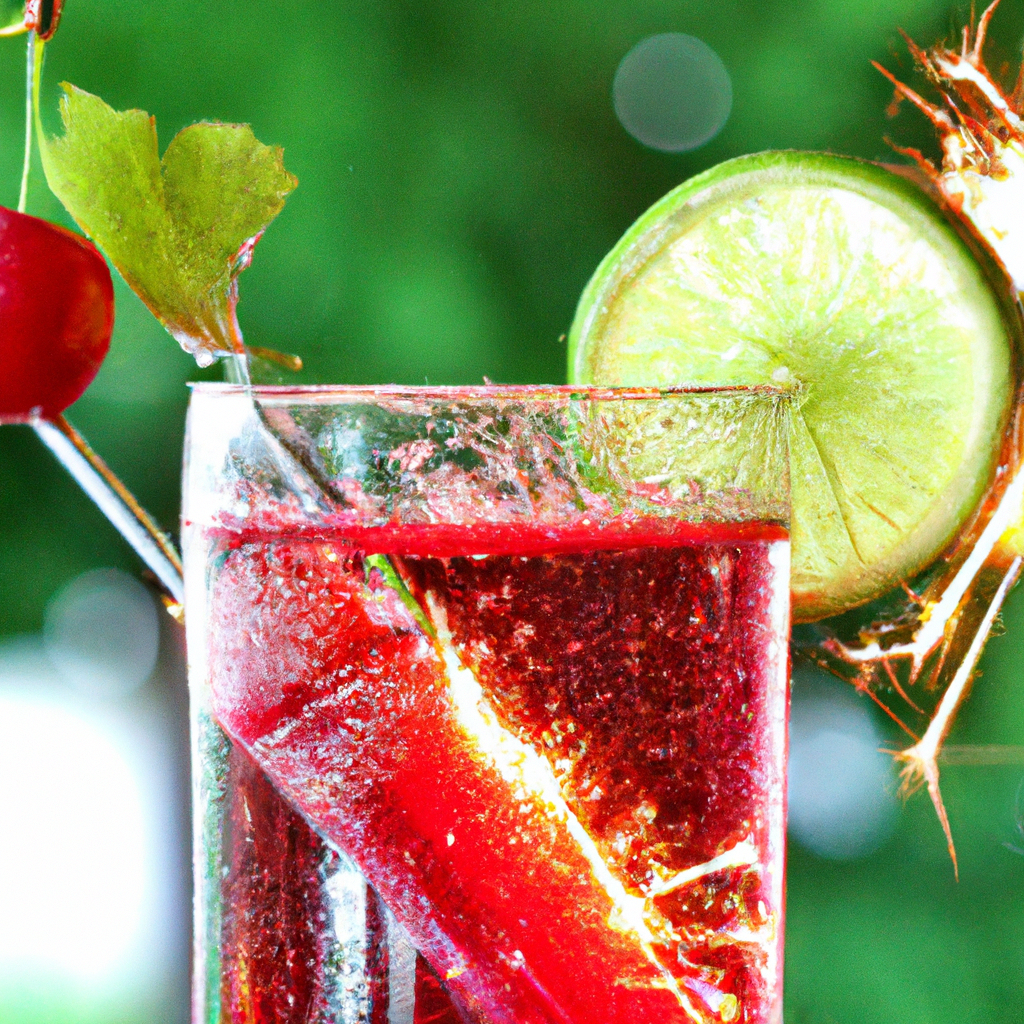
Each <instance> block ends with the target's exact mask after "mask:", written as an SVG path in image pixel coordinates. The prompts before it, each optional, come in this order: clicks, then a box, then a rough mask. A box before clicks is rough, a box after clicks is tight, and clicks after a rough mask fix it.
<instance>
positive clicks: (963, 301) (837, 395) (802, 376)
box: [569, 152, 1016, 621]
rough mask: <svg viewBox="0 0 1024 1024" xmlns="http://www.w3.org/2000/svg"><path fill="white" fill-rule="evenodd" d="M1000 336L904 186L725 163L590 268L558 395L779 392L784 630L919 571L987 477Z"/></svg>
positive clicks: (795, 166)
mask: <svg viewBox="0 0 1024 1024" xmlns="http://www.w3.org/2000/svg"><path fill="white" fill-rule="evenodd" d="M1015 324H1016V321H1015V320H1014V318H1013V315H1012V313H1011V312H1010V311H1009V307H1008V306H1007V305H1006V304H1005V303H1004V301H1003V300H1002V299H1001V297H1000V294H999V293H998V291H997V290H996V289H995V288H994V287H993V285H992V284H991V283H990V282H989V279H988V278H987V277H986V273H985V271H984V270H983V269H982V267H981V266H980V264H979V263H978V261H977V260H976V259H975V258H974V256H972V254H971V251H970V250H969V249H968V247H967V246H966V245H965V244H964V242H963V241H962V240H961V239H960V237H959V236H958V235H957V233H956V231H955V230H954V229H953V228H952V227H951V226H950V224H949V223H947V221H946V220H945V218H944V217H943V215H942V214H941V212H940V211H939V210H938V208H937V207H936V206H935V204H934V203H933V202H932V201H931V200H930V199H929V198H928V197H927V196H925V195H924V194H923V193H922V192H921V191H920V190H918V189H917V188H916V187H915V186H914V185H913V184H912V183H910V182H908V181H906V180H904V179H903V178H901V177H899V176H897V175H895V174H893V173H891V172H889V171H887V170H885V169H884V168H881V167H878V166H875V165H873V164H868V163H863V162H861V161H858V160H853V159H848V158H844V157H836V156H828V155H823V154H810V153H790V152H787V153H763V154H759V155H756V156H749V157H741V158H739V159H737V160H732V161H729V162H728V163H724V164H721V165H720V166H718V167H715V168H713V169H712V170H710V171H708V172H706V173H705V174H702V175H700V176H698V177H696V178H694V179H692V180H691V181H689V182H686V183H685V184H683V185H682V186H680V187H679V188H677V189H676V190H675V191H673V192H670V193H669V194H668V195H667V196H666V197H665V198H664V199H662V200H661V201H660V202H658V203H656V204H655V205H654V206H653V207H652V208H651V209H650V210H649V211H648V212H647V213H646V214H644V215H643V216H642V217H641V218H640V219H639V220H638V221H637V222H636V224H634V225H633V227H632V228H630V230H629V231H628V232H627V233H626V235H625V236H624V237H623V239H622V240H621V241H620V242H619V244H618V245H617V246H616V247H615V248H614V249H613V250H612V252H611V253H610V254H609V255H608V256H607V257H606V258H605V260H604V261H603V262H602V263H601V265H600V267H599V268H598V270H597V272H596V274H595V275H594V277H593V279H592V280H591V281H590V284H589V285H588V286H587V288H586V290H585V291H584V293H583V296H582V298H581V300H580V304H579V308H578V310H577V314H576V320H575V322H574V324H573V327H572V332H571V334H570V336H569V377H570V380H571V381H572V382H574V383H600V384H622V385H667V384H713V385H730V384H763V383H768V382H774V383H776V384H787V383H788V384H791V385H792V386H793V387H794V389H795V390H796V392H797V400H796V401H795V403H794V406H795V412H794V415H793V417H792V426H791V432H790V460H791V463H790V464H791V470H792V493H793V524H792V538H793V577H792V588H793V602H794V614H795V616H796V617H797V618H798V619H800V620H804V621H807V620H811V619H816V618H821V617H823V616H826V615H831V614H834V613H836V612H839V611H843V610H845V609H847V608H851V607H853V606H855V605H857V604H860V603H863V602H865V601H868V600H871V599H872V598H874V597H876V596H878V595H879V594H881V593H883V592H884V591H885V590H888V589H889V588H890V587H892V586H893V585H894V584H896V583H897V582H898V581H900V580H905V579H908V578H909V577H911V576H913V575H914V574H915V573H916V572H918V571H920V570H921V569H922V568H924V567H925V566H926V565H927V564H928V563H929V562H931V561H932V560H933V559H934V558H935V557H936V556H937V555H938V554H939V552H941V551H942V549H943V548H944V547H945V546H946V545H947V544H948V543H949V542H950V541H951V540H952V539H953V537H954V536H955V535H956V533H957V531H958V529H959V528H960V527H961V526H962V524H963V523H964V521H965V520H966V519H967V518H968V517H969V516H970V514H971V513H972V511H973V510H974V509H975V508H976V507H977V506H978V504H979V502H980V501H981V498H982V497H983V495H984V492H985V489H986V487H987V486H988V484H989V482H990V481H991V479H992V476H993V473H994V471H995V465H996V460H997V456H998V452H999V447H1000V441H1001V438H1002V434H1003V431H1004V429H1005V427H1006V424H1007V421H1008V417H1009V412H1010V406H1011V400H1012V392H1013V381H1014V371H1013V363H1014V355H1013V352H1014V345H1015V339H1016V326H1015Z"/></svg>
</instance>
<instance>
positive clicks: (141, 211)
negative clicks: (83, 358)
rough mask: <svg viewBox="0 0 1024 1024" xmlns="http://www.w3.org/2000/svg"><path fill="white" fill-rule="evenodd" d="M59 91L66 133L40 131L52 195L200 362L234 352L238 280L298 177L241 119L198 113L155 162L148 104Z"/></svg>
mask: <svg viewBox="0 0 1024 1024" xmlns="http://www.w3.org/2000/svg"><path fill="white" fill-rule="evenodd" d="M63 89H64V97H63V98H62V100H61V117H62V119H63V122H64V135H63V136H60V137H57V138H46V137H45V136H43V134H42V133H41V132H40V149H41V152H42V158H43V168H44V169H45V171H46V179H47V181H48V182H49V185H50V188H51V189H52V190H53V192H54V194H55V195H56V196H57V198H58V199H60V201H61V202H62V203H63V204H64V205H65V206H66V207H67V210H68V212H69V213H70V214H71V216H72V217H73V218H74V219H75V221H76V222H77V223H78V225H79V227H81V229H82V230H83V231H84V232H85V233H86V234H87V235H89V236H90V237H91V238H92V239H93V241H95V242H96V244H97V245H98V246H99V247H100V248H101V249H102V250H103V251H104V252H105V253H106V254H107V256H108V257H109V258H110V261H111V262H112V263H113V264H114V266H115V267H117V269H118V271H120V273H121V276H122V277H123V278H124V279H125V281H127V282H128V284H129V285H130V286H131V288H132V289H133V290H134V291H135V292H136V294H137V295H138V296H139V297H140V298H141V299H142V301H143V302H145V303H146V305H147V306H148V307H149V308H150V309H151V310H152V311H153V313H154V314H155V315H156V316H157V318H158V319H159V320H160V322H161V323H162V324H163V325H164V326H165V327H166V328H167V330H168V331H170V333H171V334H172V335H173V336H174V337H175V338H176V339H177V341H178V342H179V343H180V344H181V346H182V348H184V349H185V351H186V352H191V353H192V354H193V355H194V356H195V357H196V360H197V361H198V362H199V363H200V365H206V364H208V363H209V362H211V361H212V359H213V358H214V355H215V354H217V353H226V352H241V351H242V336H241V332H240V331H239V329H238V322H237V320H236V317H235V306H236V304H237V301H238V293H237V283H236V282H237V277H238V275H239V273H241V271H242V270H244V269H245V267H247V266H248V265H249V261H250V260H251V258H252V248H253V246H254V245H255V244H256V242H257V241H259V239H260V236H261V235H262V234H263V232H264V231H265V230H266V228H267V225H268V224H269V223H270V222H271V221H272V220H273V219H274V217H276V216H277V214H278V213H279V212H280V211H281V208H282V207H283V206H284V201H285V198H286V197H287V196H288V193H289V192H291V191H292V189H293V188H295V186H296V184H297V183H298V182H297V181H296V179H295V177H294V176H293V175H291V174H289V173H288V172H287V171H286V170H285V169H284V164H283V161H282V151H281V149H280V148H277V147H270V146H264V145H263V144H262V143H261V142H259V141H258V140H257V139H256V137H255V136H254V135H253V133H252V129H251V128H249V126H248V125H237V124H215V123H208V122H201V123H200V124H194V125H191V126H190V127H188V128H185V129H183V130H182V131H180V132H179V133H178V134H177V135H176V136H175V137H174V138H173V139H172V140H171V144H170V145H169V146H168V147H167V151H166V152H165V153H164V156H163V159H162V160H161V159H160V154H159V149H158V148H157V136H156V122H155V120H154V119H153V118H152V117H150V116H149V115H148V114H147V113H145V112H144V111H142V110H126V111H116V110H113V109H112V108H111V107H109V106H108V105H107V104H106V103H104V102H103V100H101V99H100V98H99V97H98V96H93V95H92V94H90V93H87V92H85V91H83V90H82V89H79V88H77V87H76V86H73V85H68V84H67V83H64V85H63ZM37 109H38V108H37Z"/></svg>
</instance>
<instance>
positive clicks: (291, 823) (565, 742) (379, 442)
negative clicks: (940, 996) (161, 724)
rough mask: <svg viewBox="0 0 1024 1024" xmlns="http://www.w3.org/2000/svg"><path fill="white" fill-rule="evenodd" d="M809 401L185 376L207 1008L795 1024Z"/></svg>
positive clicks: (197, 1014)
mask: <svg viewBox="0 0 1024 1024" xmlns="http://www.w3.org/2000/svg"><path fill="white" fill-rule="evenodd" d="M786 416H787V405H786V399H785V396H784V395H782V394H781V393H779V392H775V391H772V390H769V389H760V390H744V389H733V390H726V391H712V390H694V391H688V390H664V391H653V390H601V389H580V388H557V387H552V388H523V387H486V388H483V387H481V388H460V389H455V388H430V389H428V388H421V389H403V388H395V387H387V388H354V387H352V388H289V389H285V388H244V387H240V386H228V385H224V386H217V385H203V386H200V387H197V388H196V389H195V391H194V393H193V396H192V403H191V407H190V413H189V428H188V441H187V448H186V470H185V503H184V524H183V525H184V543H185V568H186V617H187V627H188V646H189V662H190V679H191V688H192V704H193V730H194V733H193V735H194V759H195V762H194V763H195V822H196V826H195V871H196V879H195V881H196V931H195V936H196V954H195V955H196V960H195V989H194V1007H193V1020H194V1022H195V1024H292V1022H294V1024H299V1022H304V1024H308V1022H322V1024H327V1022H354V1021H365V1022H368V1024H426V1022H428V1021H433V1022H453V1024H454V1022H456V1021H473V1022H480V1024H675V1022H679V1024H683V1022H687V1024H688V1022H717V1021H725V1022H730V1021H742V1022H749V1024H754V1022H757V1024H761V1022H765V1024H767V1022H778V1021H780V1020H781V967H782V922H783V861H784V845H783V844H784V810H785V808H784V796H785V751H786V710H787V669H788V655H787V652H788V643H787V641H788V630H789V604H788V599H789V589H788V583H789V541H788V532H787V524H788V509H789V505H788V497H789V496H788V476H787V451H786V446H785V437H786V429H785V419H786Z"/></svg>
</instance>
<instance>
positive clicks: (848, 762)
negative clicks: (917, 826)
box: [789, 667, 899, 860]
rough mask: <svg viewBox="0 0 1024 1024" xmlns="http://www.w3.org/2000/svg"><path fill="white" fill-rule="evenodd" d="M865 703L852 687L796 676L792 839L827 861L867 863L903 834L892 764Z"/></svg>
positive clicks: (805, 673) (809, 674) (812, 673)
mask: <svg viewBox="0 0 1024 1024" xmlns="http://www.w3.org/2000/svg"><path fill="white" fill-rule="evenodd" d="M882 746H884V738H883V737H882V735H881V733H880V732H879V731H878V728H877V726H876V725H875V721H874V717H873V715H872V713H871V710H870V708H869V707H868V706H867V704H866V702H865V700H864V699H863V698H860V697H858V696H857V694H856V693H855V692H854V691H853V690H852V689H851V688H850V687H849V686H847V685H846V684H845V683H841V682H839V681H838V680H835V679H833V678H831V677H830V676H826V675H825V674H824V673H823V672H821V671H819V670H817V669H813V668H807V667H802V668H799V669H797V670H796V671H794V673H793V709H792V715H791V720H790V736H789V833H790V835H791V836H792V838H794V839H796V840H797V842H799V843H800V845H801V846H803V847H805V848H806V849H809V850H811V851H812V852H813V853H816V854H817V855H818V856H819V857H824V858H825V859H827V860H855V859H857V858H859V857H866V856H868V855H869V854H871V853H873V852H874V851H875V850H877V849H878V848H879V847H880V846H881V845H882V843H884V842H885V841H886V840H887V839H888V838H889V836H890V835H892V832H893V829H894V828H895V826H896V821H897V816H898V810H899V805H898V803H897V801H896V797H895V795H894V791H895V788H896V779H895V772H894V769H893V763H892V758H891V757H890V756H889V755H888V754H885V753H883V752H882V751H881V750H880V749H879V748H880V747H882Z"/></svg>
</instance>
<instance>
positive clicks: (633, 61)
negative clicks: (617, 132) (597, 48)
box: [612, 32, 732, 153]
mask: <svg viewBox="0 0 1024 1024" xmlns="http://www.w3.org/2000/svg"><path fill="white" fill-rule="evenodd" d="M612 100H613V102H614V105H615V113H616V115H617V116H618V118H619V121H620V122H621V123H622V127H623V128H625V129H626V131H627V132H629V134H630V135H632V136H633V138H634V139H636V140H637V141H638V142H642V143H643V144H644V145H645V146H650V148H651V149H659V150H662V151H663V152H666V153H685V152H687V151H688V150H691V149H697V148H698V147H699V146H703V145H704V143H706V142H709V141H710V140H711V139H713V138H714V137H715V136H716V135H717V134H718V133H719V132H720V131H721V130H722V128H723V127H725V122H726V121H727V120H728V119H729V113H730V111H731V110H732V80H731V79H730V78H729V72H728V71H727V70H726V67H725V65H724V64H723V63H722V60H721V58H720V57H719V56H718V54H717V53H715V51H714V50H712V49H711V47H710V46H708V45H707V43H705V42H703V41H702V40H700V39H697V38H696V37H695V36H688V35H684V34H683V33H682V32H665V33H662V34H660V35H655V36H648V37H647V38H646V39H643V40H641V41H640V42H639V43H637V44H636V46H634V47H633V49H632V50H630V51H629V53H627V54H626V56H625V57H623V58H622V62H621V63H620V64H619V68H618V70H617V71H616V72H615V81H614V83H613V85H612Z"/></svg>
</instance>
